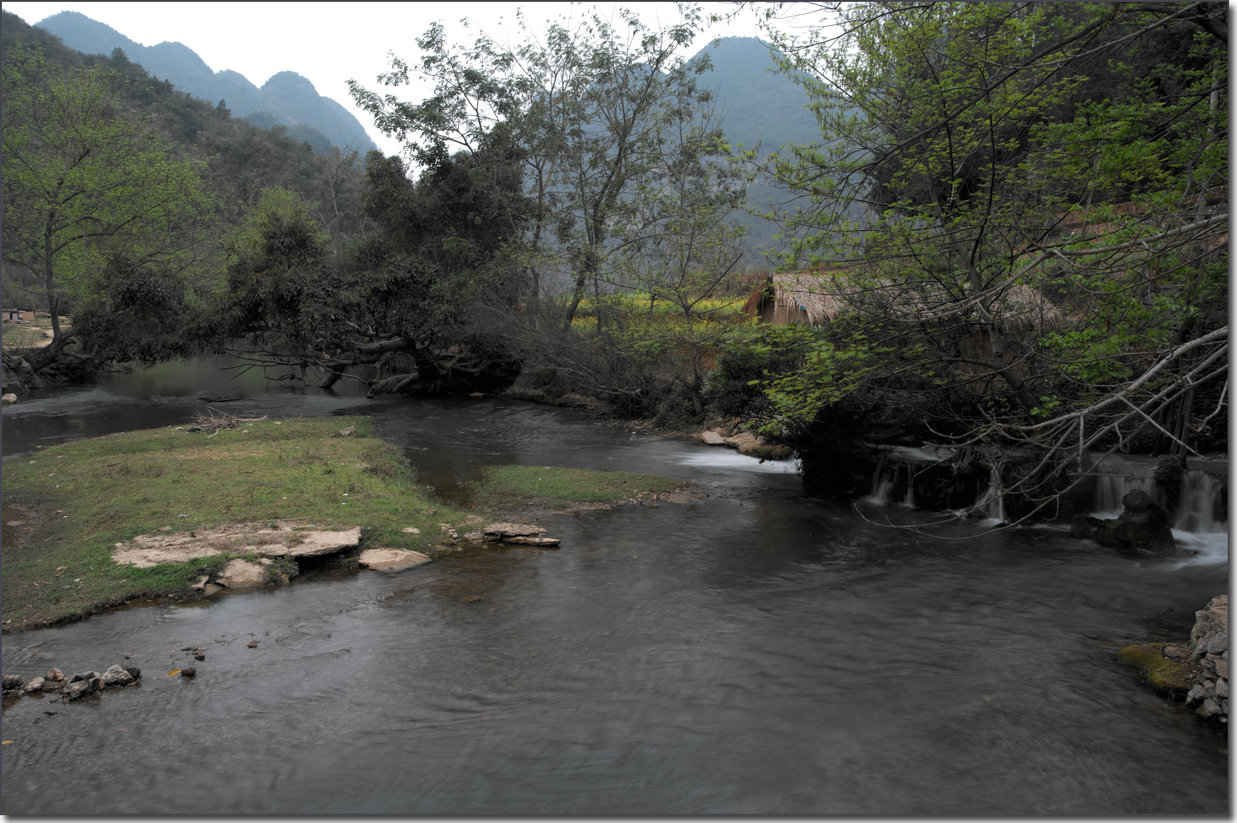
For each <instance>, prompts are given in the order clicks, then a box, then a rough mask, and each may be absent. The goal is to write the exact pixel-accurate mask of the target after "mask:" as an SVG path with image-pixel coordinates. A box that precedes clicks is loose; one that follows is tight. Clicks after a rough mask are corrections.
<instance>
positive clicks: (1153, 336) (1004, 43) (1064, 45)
mask: <svg viewBox="0 0 1237 823" xmlns="http://www.w3.org/2000/svg"><path fill="white" fill-rule="evenodd" d="M795 11H796V13H797V15H798V19H800V20H801V19H803V16H802V12H803V8H802V6H799V7H797V8H796V10H795ZM816 12H817V13H816V15H815V16H814V17H811V16H810V15H809V17H810V18H811V19H812V21H813V25H812V26H811V27H809V28H807V29H806V30H800V31H793V30H786V31H774V32H773V34H774V39H775V42H776V45H777V46H778V47H779V48H780V49H781V50H782V51H783V52H784V53H785V54H787V55H788V58H787V63H786V66H787V68H788V69H793V70H794V71H795V75H794V76H796V77H800V78H802V82H803V83H804V85H805V88H806V89H807V91H808V93H809V95H810V96H811V98H812V100H813V107H814V110H815V112H816V114H817V117H818V119H819V121H820V123H821V135H822V142H821V143H819V144H816V145H812V146H801V147H796V148H794V149H793V150H792V151H791V152H788V153H784V155H783V157H782V158H781V160H780V162H779V163H778V164H777V171H778V175H779V178H780V180H781V182H782V184H783V185H785V186H786V187H787V188H789V189H790V190H791V191H792V192H794V193H797V194H798V195H800V197H801V198H802V199H801V203H802V205H801V207H800V208H799V209H798V211H797V212H796V213H794V214H792V215H789V219H790V230H789V234H790V235H791V236H792V237H793V239H794V243H793V245H792V253H791V259H790V260H789V261H788V262H789V263H790V264H791V265H794V266H797V267H800V268H814V269H825V270H827V271H828V272H830V273H829V274H828V275H826V276H823V277H821V280H820V286H819V290H820V291H821V292H822V293H825V294H827V295H828V296H829V298H830V299H831V300H833V301H834V302H835V303H836V304H837V306H838V308H837V312H838V314H839V315H849V316H851V317H852V318H854V321H853V325H851V326H849V329H850V331H848V334H849V335H851V337H850V339H851V340H854V341H863V342H864V343H865V345H869V346H873V347H876V348H878V349H881V348H883V349H887V350H889V351H891V352H896V353H897V356H889V357H886V358H885V361H884V366H883V368H882V369H880V370H877V371H874V372H870V373H869V375H868V378H867V379H866V380H865V381H862V382H861V383H859V384H856V386H855V387H854V389H853V390H854V391H859V390H862V389H863V387H865V386H867V385H870V384H871V381H873V380H877V381H885V380H887V379H888V377H890V376H893V375H901V376H902V377H903V378H906V377H908V376H909V377H911V378H913V379H909V380H902V385H905V386H907V389H908V390H909V391H911V392H914V393H915V394H916V395H918V396H921V397H922V396H925V395H926V394H927V393H929V392H931V391H933V390H936V391H938V392H942V393H944V394H945V395H947V396H948V397H950V398H951V400H952V404H953V407H954V411H953V412H952V413H951V414H949V415H948V417H952V418H953V419H952V420H948V419H946V420H940V419H938V420H936V421H935V423H933V427H934V428H938V429H939V428H940V427H942V426H948V427H949V430H948V431H946V432H944V434H952V435H953V436H954V439H955V441H956V442H957V443H958V444H959V445H960V446H963V447H969V448H971V449H979V450H981V451H982V452H984V453H985V454H986V455H987V456H986V458H985V459H987V460H989V461H993V462H996V461H999V460H1000V459H1001V455H1003V454H1007V453H1009V451H1010V447H1011V446H1014V447H1023V448H1024V449H1025V448H1029V450H1030V451H1029V452H1028V453H1030V454H1033V455H1035V457H1034V459H1033V460H1031V462H1030V465H1029V466H1027V467H1024V469H1023V470H1022V471H1021V472H1020V475H1019V477H1018V478H1016V479H1007V482H1010V484H1011V490H1012V491H1015V492H1017V493H1019V494H1020V496H1021V497H1022V498H1024V499H1025V500H1026V501H1027V503H1026V506H1025V507H1024V509H1023V512H1024V513H1027V514H1029V513H1031V512H1034V511H1039V510H1044V509H1045V508H1046V507H1047V506H1049V505H1050V504H1052V503H1053V502H1054V501H1055V500H1056V497H1057V494H1056V493H1057V492H1059V491H1060V490H1061V483H1062V479H1061V477H1062V475H1061V471H1062V470H1063V469H1065V468H1066V466H1067V464H1068V465H1071V466H1072V467H1073V468H1074V469H1075V470H1076V471H1081V470H1084V469H1085V468H1086V460H1087V453H1088V452H1089V451H1090V450H1091V449H1094V448H1109V449H1113V448H1130V447H1131V443H1132V442H1135V441H1136V440H1137V438H1143V440H1144V441H1146V439H1147V437H1148V435H1149V434H1158V435H1159V436H1160V438H1161V440H1162V442H1164V443H1165V444H1168V445H1170V446H1171V447H1173V448H1176V449H1182V450H1193V449H1195V448H1196V447H1197V446H1198V445H1200V444H1202V443H1205V442H1207V441H1206V438H1207V437H1208V432H1209V431H1210V430H1212V429H1213V428H1214V426H1215V424H1216V422H1217V421H1218V420H1222V419H1226V415H1227V411H1226V410H1227V401H1226V396H1227V393H1226V387H1227V363H1226V359H1227V340H1228V329H1227V316H1226V314H1225V310H1224V306H1225V302H1226V295H1227V282H1226V271H1227V234H1226V224H1227V219H1228V213H1227V203H1226V191H1227V189H1226V185H1227V183H1226V181H1227V171H1228V166H1227V152H1228V149H1227V146H1228V142H1227V137H1228V133H1227V41H1226V39H1225V38H1224V36H1223V30H1224V25H1223V20H1224V16H1225V14H1226V12H1225V10H1224V7H1223V6H1222V5H1216V4H1071V5H1069V6H1056V5H1046V4H1036V3H979V4H960V3H958V4H955V3H927V4H923V3H901V2H890V3H864V4H853V5H834V4H820V5H818V6H817V7H816ZM826 24H827V26H828V27H826ZM776 25H777V24H776V23H774V26H776ZM856 203H861V204H863V205H864V206H865V209H864V211H863V212H862V213H861V216H859V217H857V218H856V217H855V214H856V212H855V210H854V206H855V204H856ZM779 385H780V386H781V387H783V388H785V387H787V386H789V387H790V388H792V389H793V388H794V387H793V385H790V384H787V383H786V382H785V381H782V382H781V383H776V381H775V383H774V384H771V386H770V388H771V389H776V388H777V387H778V386H779ZM895 385H896V384H895ZM810 397H811V390H810V387H799V389H797V390H794V391H792V392H791V393H790V394H789V395H783V396H782V402H783V405H785V404H789V406H788V408H790V409H794V410H797V412H798V417H797V419H798V420H799V421H800V424H801V425H803V426H806V425H809V424H810V423H811V421H812V419H813V415H814V413H813V412H812V411H811V410H810V409H811V407H812V404H811V403H808V404H806V406H805V404H804V401H805V400H806V399H809V398H810ZM1204 397H1206V398H1207V399H1209V400H1210V401H1211V403H1212V405H1211V407H1210V408H1201V407H1200V405H1199V402H1198V401H1199V400H1201V399H1203V398H1204ZM833 400H835V398H832V397H824V398H822V403H820V404H817V405H816V406H815V408H816V409H817V410H823V409H825V408H826V407H827V406H828V404H829V403H830V402H831V401H833ZM940 433H941V432H938V434H940ZM924 434H927V435H931V434H932V432H931V431H930V430H929V431H925V432H924Z"/></svg>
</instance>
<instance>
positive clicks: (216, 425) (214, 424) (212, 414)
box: [187, 406, 266, 437]
mask: <svg viewBox="0 0 1237 823" xmlns="http://www.w3.org/2000/svg"><path fill="white" fill-rule="evenodd" d="M265 419H266V415H262V416H261V417H237V416H236V415H234V414H228V413H227V412H221V411H219V410H218V409H214V408H211V407H209V406H208V407H207V410H206V411H205V412H198V414H197V418H196V419H195V420H194V422H193V425H192V426H190V427H189V428H188V429H187V431H191V432H201V431H209V432H210V435H209V436H210V437H214V436H215V435H217V434H219V432H221V431H223V430H224V429H234V428H236V427H237V426H239V425H240V424H242V423H256V422H258V421H259V420H265Z"/></svg>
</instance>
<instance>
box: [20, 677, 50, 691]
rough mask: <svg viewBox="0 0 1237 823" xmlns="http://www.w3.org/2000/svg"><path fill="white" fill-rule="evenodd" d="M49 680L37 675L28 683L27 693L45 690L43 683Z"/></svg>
mask: <svg viewBox="0 0 1237 823" xmlns="http://www.w3.org/2000/svg"><path fill="white" fill-rule="evenodd" d="M45 682H47V681H45V680H44V679H43V678H41V677H36V678H34V679H33V680H31V681H30V682H29V683H27V684H26V687H25V691H26V694H34V693H35V692H41V691H43V684H44V683H45Z"/></svg>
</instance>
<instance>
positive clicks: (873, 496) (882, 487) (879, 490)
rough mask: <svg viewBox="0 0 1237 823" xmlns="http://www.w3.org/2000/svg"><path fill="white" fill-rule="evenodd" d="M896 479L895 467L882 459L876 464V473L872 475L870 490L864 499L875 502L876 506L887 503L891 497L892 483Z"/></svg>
mask: <svg viewBox="0 0 1237 823" xmlns="http://www.w3.org/2000/svg"><path fill="white" fill-rule="evenodd" d="M896 480H897V474H896V469H893V468H891V467H890V466H889V464H888V463H885V462H883V461H882V462H881V463H880V464H879V465H877V467H876V473H875V474H874V475H872V491H871V492H870V493H869V494H868V496H867V497H865V498H864V500H866V501H867V502H869V503H875V504H877V505H878V506H887V505H889V501H890V499H891V498H892V497H893V484H894V482H895V481H896Z"/></svg>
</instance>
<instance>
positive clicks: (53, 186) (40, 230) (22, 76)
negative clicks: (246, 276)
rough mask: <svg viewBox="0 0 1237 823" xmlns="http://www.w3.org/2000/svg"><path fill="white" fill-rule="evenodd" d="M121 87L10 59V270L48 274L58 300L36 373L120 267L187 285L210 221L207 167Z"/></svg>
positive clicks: (99, 75)
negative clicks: (158, 272)
mask: <svg viewBox="0 0 1237 823" xmlns="http://www.w3.org/2000/svg"><path fill="white" fill-rule="evenodd" d="M111 81H112V76H111V74H110V73H109V72H108V71H107V70H105V69H104V68H101V67H98V66H94V67H83V66H77V67H71V68H68V69H60V68H58V67H56V66H54V65H52V64H51V63H50V62H49V61H48V60H47V59H46V58H45V56H44V55H43V53H42V51H41V50H38V49H32V48H28V47H23V46H13V47H11V48H10V49H9V52H8V53H7V54H6V55H5V60H4V65H3V94H4V100H3V115H4V131H3V163H4V175H3V193H4V228H3V231H4V260H5V262H6V263H7V264H10V265H16V266H22V267H25V268H27V269H29V270H31V271H34V272H37V273H38V275H39V277H40V279H41V282H42V287H43V290H44V291H45V294H46V297H47V303H48V311H49V313H50V314H51V318H52V333H53V339H52V342H51V344H50V345H49V346H48V347H47V349H45V350H44V351H43V352H42V353H40V355H39V356H38V357H37V358H36V363H35V365H36V370H38V368H41V367H43V366H45V365H47V364H48V363H50V362H51V361H52V360H54V359H55V358H57V357H59V356H60V355H61V353H62V351H63V348H64V346H65V344H66V343H67V342H68V341H69V340H70V339H71V338H72V336H73V333H72V332H71V331H66V330H65V329H64V328H62V326H61V325H60V321H59V316H60V314H61V313H63V312H65V311H73V310H75V309H77V308H81V307H84V306H85V305H86V304H87V303H89V302H91V301H95V300H100V299H102V298H103V297H104V294H103V289H102V288H101V281H100V280H99V278H98V277H97V276H96V275H97V273H99V272H102V271H103V270H104V269H105V261H106V259H107V258H108V257H109V256H111V255H113V254H123V255H124V256H125V257H126V258H127V259H128V260H130V261H132V262H133V263H135V264H137V265H139V266H140V265H144V264H147V263H152V262H154V263H158V265H159V266H160V267H161V268H162V269H163V270H164V271H171V272H176V273H182V272H184V271H185V270H186V269H187V268H188V267H189V266H191V265H192V263H193V262H194V259H195V256H194V255H195V246H196V243H197V241H198V239H199V238H198V233H197V232H198V229H199V228H200V227H201V226H202V224H203V221H204V219H205V218H206V217H207V216H208V215H209V213H210V208H211V201H210V198H209V197H208V196H207V194H206V193H205V191H204V189H203V187H202V185H201V180H200V169H201V165H200V164H198V163H196V162H193V161H191V160H187V159H184V158H181V157H178V156H177V153H176V152H175V151H174V150H173V149H172V147H171V146H170V145H168V143H166V142H165V141H164V140H163V139H161V138H160V137H159V136H158V134H157V133H156V132H155V130H154V129H153V128H152V126H151V125H150V124H149V123H148V122H146V121H144V120H142V119H140V118H137V117H135V116H133V115H132V114H131V113H130V112H129V111H128V109H127V108H126V106H125V105H124V103H123V102H122V101H121V100H120V99H119V98H118V96H117V94H116V92H115V89H114V87H113V85H112V82H111Z"/></svg>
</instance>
